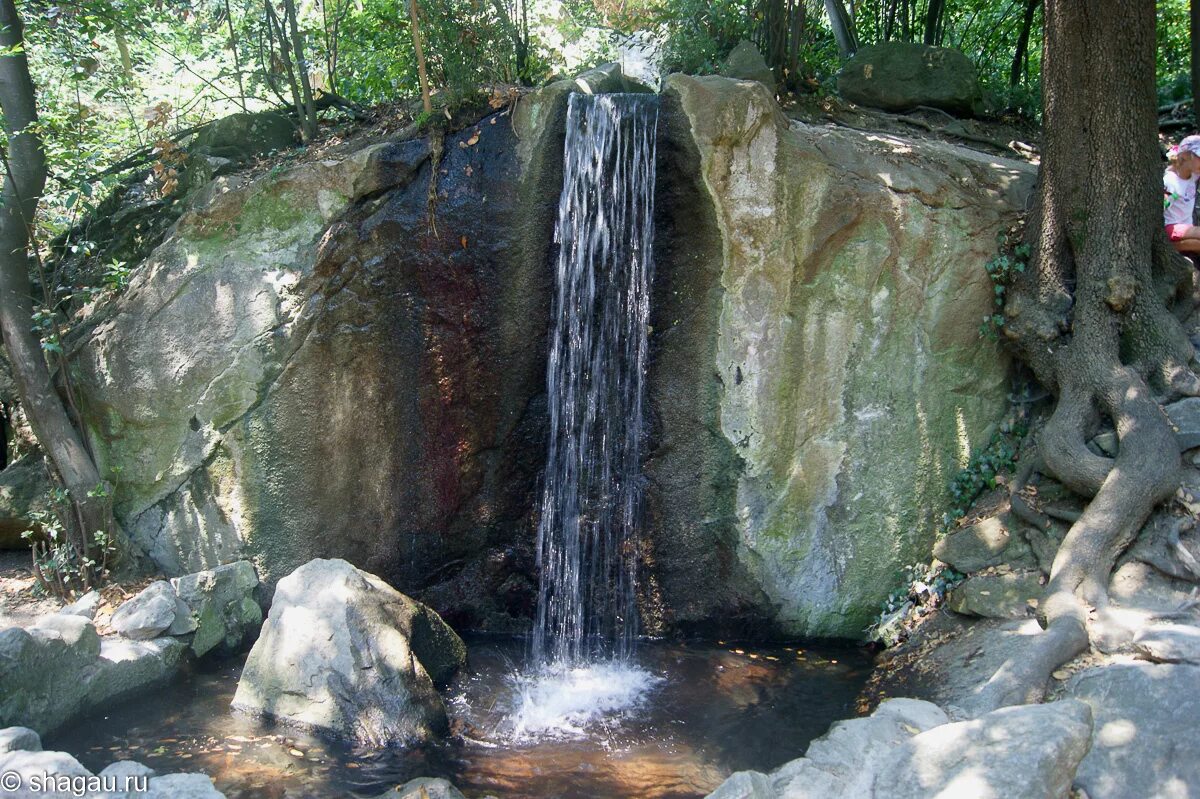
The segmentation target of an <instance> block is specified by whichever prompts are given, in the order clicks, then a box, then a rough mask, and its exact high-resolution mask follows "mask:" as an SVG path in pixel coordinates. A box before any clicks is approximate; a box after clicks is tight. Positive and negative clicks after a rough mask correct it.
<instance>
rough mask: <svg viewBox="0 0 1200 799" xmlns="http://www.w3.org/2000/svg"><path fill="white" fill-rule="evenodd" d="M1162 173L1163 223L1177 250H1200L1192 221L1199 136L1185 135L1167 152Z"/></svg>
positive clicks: (1199, 163) (1198, 175)
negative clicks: (1166, 164)
mask: <svg viewBox="0 0 1200 799" xmlns="http://www.w3.org/2000/svg"><path fill="white" fill-rule="evenodd" d="M1167 159H1168V160H1169V161H1170V162H1171V163H1170V165H1169V166H1168V167H1167V169H1166V171H1165V172H1163V224H1164V225H1165V226H1166V229H1167V238H1168V239H1170V240H1171V244H1173V245H1174V246H1175V249H1176V250H1179V252H1183V253H1200V227H1198V226H1196V225H1195V224H1193V221H1192V213H1193V211H1194V210H1195V207H1196V179H1197V178H1200V136H1188V137H1187V138H1185V139H1184V140H1183V141H1181V142H1179V144H1178V145H1176V146H1175V147H1172V148H1171V150H1170V151H1169V152H1168V153H1167Z"/></svg>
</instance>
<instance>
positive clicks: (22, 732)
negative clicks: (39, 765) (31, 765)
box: [0, 727, 42, 755]
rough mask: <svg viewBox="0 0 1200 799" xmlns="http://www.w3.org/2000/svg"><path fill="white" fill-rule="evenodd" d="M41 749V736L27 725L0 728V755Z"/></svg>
mask: <svg viewBox="0 0 1200 799" xmlns="http://www.w3.org/2000/svg"><path fill="white" fill-rule="evenodd" d="M41 750H42V739H41V737H40V736H39V735H38V734H37V733H36V732H34V731H33V730H31V729H29V728H28V727H5V728H4V729H2V730H0V755H3V754H8V753H9V752H40V751H41Z"/></svg>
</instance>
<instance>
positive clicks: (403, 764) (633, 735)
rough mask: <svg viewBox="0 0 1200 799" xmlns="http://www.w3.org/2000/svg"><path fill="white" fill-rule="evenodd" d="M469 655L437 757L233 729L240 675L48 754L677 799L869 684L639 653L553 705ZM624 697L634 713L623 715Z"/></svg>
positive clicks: (142, 705)
mask: <svg viewBox="0 0 1200 799" xmlns="http://www.w3.org/2000/svg"><path fill="white" fill-rule="evenodd" d="M467 644H468V649H469V651H470V653H471V662H470V668H469V669H468V671H467V673H465V674H463V675H461V676H460V677H459V678H458V679H457V680H456V682H455V684H454V685H452V686H451V688H450V689H449V691H448V694H447V697H446V700H447V701H446V707H447V711H448V712H449V714H450V717H451V725H452V728H453V729H454V733H455V734H454V736H453V738H452V739H451V740H450V741H448V742H446V743H443V744H439V745H435V746H427V747H421V748H414V749H382V750H380V749H364V748H358V747H353V746H348V745H346V744H342V743H336V742H331V741H326V740H323V739H321V738H320V737H317V736H313V735H309V734H306V733H303V732H298V731H295V730H291V729H287V728H284V727H276V726H272V725H270V724H269V723H265V722H262V721H259V720H256V719H251V718H247V717H245V716H240V715H236V714H233V713H231V712H230V710H229V703H230V701H231V699H232V697H233V692H234V689H235V688H236V686H237V678H238V673H239V664H231V665H226V666H224V667H222V668H220V669H217V670H215V671H208V672H195V673H191V674H188V675H186V676H184V677H181V678H180V680H178V681H177V682H176V683H175V684H174V685H172V686H171V687H170V688H167V689H165V690H163V691H161V692H159V693H156V694H150V695H147V696H145V697H139V698H138V699H137V700H135V701H132V702H129V703H127V704H126V705H125V706H124V707H122V708H121V709H120V710H118V711H116V712H113V713H109V714H106V715H97V716H95V717H93V718H92V719H89V720H85V721H83V722H81V723H79V724H76V725H74V726H73V728H72V731H71V732H68V733H65V734H63V735H60V736H58V737H56V738H51V739H48V740H47V742H46V744H47V748H54V749H63V750H65V751H68V752H71V753H72V754H75V755H76V756H77V757H79V759H80V760H81V761H82V762H83V764H84V765H85V766H88V767H89V768H92V769H99V768H102V767H103V766H105V765H107V764H108V763H110V762H112V761H114V760H118V759H133V760H138V761H141V762H144V763H146V764H147V765H149V766H151V767H152V768H155V769H157V770H158V771H160V772H164V773H165V772H171V771H204V772H207V773H208V774H210V775H211V776H212V777H213V778H214V779H215V780H216V783H217V787H218V788H219V789H221V790H222V791H223V792H224V793H225V794H226V796H228V797H229V799H259V798H260V797H267V798H268V799H272V798H276V797H293V798H297V799H298V798H299V797H320V798H321V799H326V798H327V797H335V796H346V795H349V794H351V793H355V794H360V795H363V796H373V795H376V794H378V793H381V792H383V791H385V790H387V789H388V788H390V787H392V786H393V785H398V784H400V783H403V782H405V781H407V780H409V779H412V778H413V777H418V776H434V777H446V778H447V779H450V780H451V781H453V782H454V783H455V785H457V786H458V787H459V788H460V789H461V790H462V791H463V793H464V794H466V795H467V796H468V797H469V798H470V799H476V797H482V796H486V795H489V794H491V795H494V796H497V797H499V798H500V799H522V798H524V797H563V799H575V798H577V799H584V798H585V797H586V798H587V799H595V798H596V797H612V798H613V799H616V798H617V797H638V799H683V798H684V797H699V796H703V795H704V794H706V793H708V792H709V791H711V790H712V789H713V788H715V787H716V786H717V785H718V784H720V782H721V781H722V780H723V779H724V778H725V777H727V776H728V775H729V774H731V773H732V772H734V771H737V770H741V769H748V768H751V769H759V770H769V769H771V768H774V767H776V766H778V765H780V764H782V763H783V762H785V761H787V760H790V759H792V758H794V757H797V756H799V755H800V754H801V753H802V752H803V751H804V749H805V747H806V746H807V745H808V742H809V741H811V740H812V739H813V738H815V737H817V736H819V735H821V734H823V733H824V732H825V730H826V728H827V727H828V726H829V723H830V722H831V721H834V720H836V719H838V718H845V717H848V716H851V715H853V713H854V699H855V696H856V695H857V693H858V691H859V689H860V688H861V687H862V685H863V683H864V681H865V680H866V676H867V674H868V671H869V666H868V662H867V659H866V658H865V657H864V656H863V655H862V654H861V653H859V652H856V651H854V650H846V649H837V650H832V649H825V650H820V649H816V650H814V649H806V650H805V651H804V652H803V653H798V652H797V651H795V650H787V649H783V648H780V649H745V650H743V651H741V652H740V654H739V651H737V650H734V649H733V648H732V647H724V646H721V647H717V646H709V645H680V644H665V643H648V644H643V645H642V646H641V647H639V649H638V653H637V655H636V656H635V658H634V662H635V664H636V667H633V668H629V669H626V670H625V671H624V672H623V673H606V671H605V670H606V669H612V668H614V667H611V666H604V667H597V668H595V669H585V670H582V671H580V672H563V673H561V674H560V675H559V677H558V679H559V680H560V682H559V683H558V684H557V686H558V688H560V689H561V690H559V691H557V692H554V693H545V694H543V695H541V696H538V695H537V692H538V691H539V690H541V691H547V692H548V691H549V689H548V688H547V686H548V685H550V683H547V682H540V683H533V682H530V681H529V680H528V679H527V678H523V677H521V676H520V674H519V672H518V666H517V664H519V663H521V662H523V661H524V654H525V650H524V643H523V642H522V641H519V640H498V639H493V638H487V639H476V640H474V641H472V640H468V642H467ZM835 661H836V662H835ZM632 693H638V694H640V695H641V696H642V697H643V700H642V701H641V702H640V703H635V704H634V705H632V706H628V705H627V704H626V699H627V698H628V696H629V695H631V694H632ZM617 705H621V706H625V710H624V711H622V712H620V713H616V714H606V713H603V712H599V711H600V710H602V709H604V708H605V707H614V706H617Z"/></svg>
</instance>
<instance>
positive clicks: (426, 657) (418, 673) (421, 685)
mask: <svg viewBox="0 0 1200 799" xmlns="http://www.w3.org/2000/svg"><path fill="white" fill-rule="evenodd" d="M465 657H466V650H465V647H464V646H463V644H462V641H461V640H460V639H459V638H458V636H457V635H455V634H454V632H453V631H452V630H451V629H450V628H449V627H448V626H447V625H446V624H445V622H443V621H442V620H441V618H440V617H439V616H438V615H437V614H436V613H434V612H433V611H432V610H430V609H429V608H428V607H426V606H424V605H422V604H421V603H419V602H415V601H414V600H412V599H409V598H408V597H406V596H405V595H404V594H401V593H400V592H399V591H397V590H396V589H394V588H392V587H391V586H389V585H388V584H387V583H385V582H383V580H380V579H379V578H378V577H375V576H374V575H371V574H368V573H366V572H364V571H361V570H359V569H357V568H355V567H354V566H352V565H350V564H349V563H347V562H346V561H344V560H321V559H317V560H312V561H309V562H308V563H306V564H305V565H303V566H301V567H300V568H299V569H296V571H294V572H292V573H291V574H290V575H288V576H287V577H285V578H284V579H282V580H280V581H279V584H278V586H277V587H276V589H275V598H274V601H273V602H272V605H271V611H270V614H269V615H268V617H267V621H266V623H265V624H264V625H263V629H262V634H261V635H260V636H259V638H258V640H257V641H256V642H255V644H254V648H253V649H251V650H250V656H249V658H248V659H247V661H246V666H245V669H244V670H243V672H242V677H241V680H240V681H239V682H238V688H237V693H236V694H235V696H234V699H233V706H234V708H235V709H238V710H241V711H244V712H248V713H251V714H255V715H262V716H267V717H271V718H275V719H276V720H278V721H280V722H283V723H287V724H293V725H297V726H300V727H306V728H311V729H316V730H320V731H323V732H326V733H329V734H332V735H335V736H338V737H344V738H349V739H353V740H356V741H360V742H363V743H367V744H371V745H387V744H410V743H417V742H422V741H426V740H429V739H431V738H433V737H434V736H436V735H439V734H442V733H444V732H445V731H446V729H447V719H446V710H445V708H444V706H443V705H442V700H441V697H440V696H439V695H438V692H437V690H436V689H435V687H434V684H435V682H436V683H444V682H445V681H447V680H448V679H449V678H450V676H451V675H452V674H453V672H454V671H455V670H456V669H457V668H458V667H460V666H461V665H462V664H463V662H465Z"/></svg>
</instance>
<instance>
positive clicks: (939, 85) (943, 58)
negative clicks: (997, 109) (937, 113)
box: [838, 42, 983, 116]
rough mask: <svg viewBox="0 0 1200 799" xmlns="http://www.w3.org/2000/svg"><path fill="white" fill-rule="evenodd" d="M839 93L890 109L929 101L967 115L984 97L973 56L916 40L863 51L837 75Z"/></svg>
mask: <svg viewBox="0 0 1200 799" xmlns="http://www.w3.org/2000/svg"><path fill="white" fill-rule="evenodd" d="M838 93H839V94H841V95H842V97H844V98H846V99H847V100H849V101H851V102H853V103H860V104H862V105H869V106H872V107H874V108H882V109H884V110H885V111H906V110H908V109H911V108H914V107H916V106H919V105H927V106H930V107H932V108H940V109H942V110H943V111H949V112H950V113H952V114H959V115H963V116H970V115H971V114H973V113H975V112H976V111H977V110H978V108H979V106H980V103H981V102H982V98H983V94H982V91H981V90H980V86H979V76H978V74H977V73H976V71H975V65H974V64H972V63H971V60H970V59H969V58H967V57H966V56H965V55H963V54H962V53H960V52H959V51H957V50H952V49H950V48H947V47H932V46H930V45H926V44H916V43H911V42H886V43H884V44H877V45H872V46H870V47H863V48H862V49H860V50H859V51H858V52H857V53H855V54H854V56H853V57H852V58H851V59H850V60H849V61H847V62H846V64H845V66H843V67H842V69H841V72H839V73H838Z"/></svg>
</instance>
